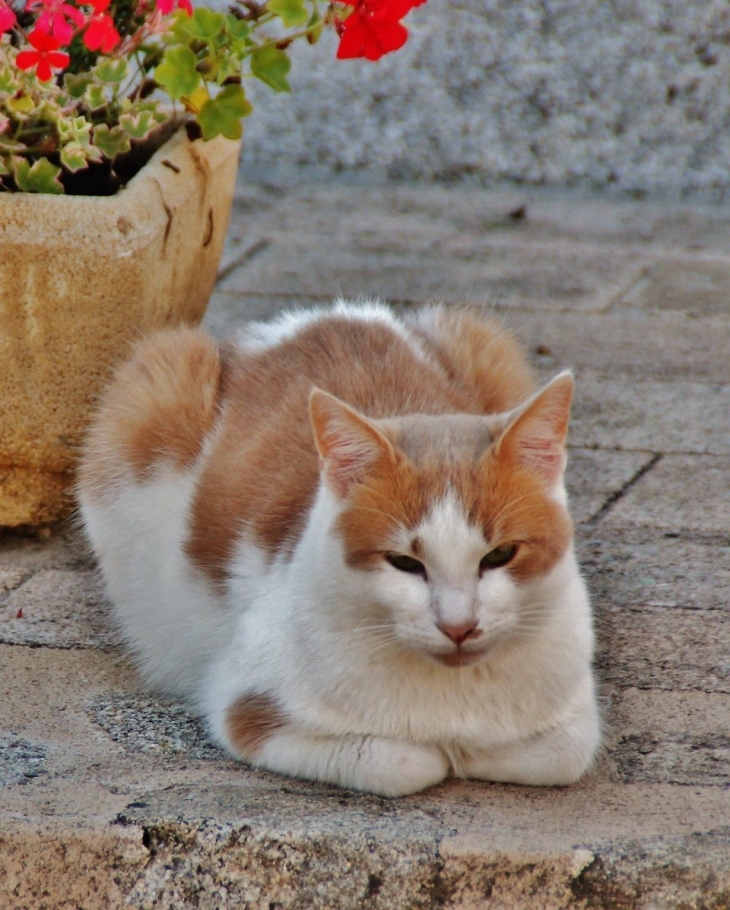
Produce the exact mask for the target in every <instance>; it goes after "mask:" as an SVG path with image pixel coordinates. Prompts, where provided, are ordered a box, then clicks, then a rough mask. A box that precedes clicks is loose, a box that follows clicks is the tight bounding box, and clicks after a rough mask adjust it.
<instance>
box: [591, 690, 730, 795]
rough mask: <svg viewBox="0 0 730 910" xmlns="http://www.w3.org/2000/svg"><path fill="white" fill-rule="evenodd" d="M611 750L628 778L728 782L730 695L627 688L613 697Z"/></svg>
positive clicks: (621, 770)
mask: <svg viewBox="0 0 730 910" xmlns="http://www.w3.org/2000/svg"><path fill="white" fill-rule="evenodd" d="M608 722H609V730H610V733H609V737H610V741H609V742H610V744H609V751H610V752H611V755H612V757H613V759H614V761H615V762H616V764H617V769H618V772H619V775H620V777H621V780H623V781H625V782H637V781H653V782H662V781H663V782H666V783H674V784H682V785H693V786H694V785H702V784H705V785H708V786H711V785H716V784H719V785H720V786H724V785H725V783H726V782H727V780H728V778H729V777H730V742H729V741H728V736H727V733H726V731H727V730H728V729H730V697H728V696H718V695H717V694H713V695H708V694H707V693H705V692H664V691H656V690H650V691H647V690H640V689H627V690H625V691H623V692H621V693H620V694H619V695H616V696H615V697H614V698H613V699H612V705H611V711H610V714H609V719H608Z"/></svg>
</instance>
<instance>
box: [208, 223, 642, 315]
mask: <svg viewBox="0 0 730 910" xmlns="http://www.w3.org/2000/svg"><path fill="white" fill-rule="evenodd" d="M355 249H356V251H355V250H354V249H353V247H352V246H348V245H346V244H345V243H342V242H341V241H338V240H337V239H333V242H331V243H328V244H327V247H326V248H324V249H323V248H322V246H321V245H316V246H315V245H312V244H307V243H306V242H304V241H303V240H301V239H299V238H298V237H296V238H292V237H286V238H282V239H279V238H277V240H276V241H275V242H274V243H272V244H271V246H269V247H267V249H265V250H264V251H263V252H262V253H261V254H260V255H258V256H256V258H255V259H254V260H253V262H251V263H250V264H249V265H248V266H245V267H243V268H241V269H234V270H233V271H232V272H231V273H230V274H228V275H227V276H226V277H225V278H224V279H223V281H222V282H220V283H219V285H218V288H219V290H222V291H227V292H231V291H237V292H239V293H240V292H243V293H246V292H255V293H257V294H263V295H267V296H282V297H288V298H292V299H294V300H296V299H298V298H311V297H317V298H322V297H324V298H335V297H338V296H342V297H346V298H350V299H357V298H360V297H362V296H363V295H367V296H370V297H379V298H382V299H383V300H386V301H389V302H391V303H427V302H434V301H446V302H452V303H453V302H458V303H474V304H478V305H486V306H488V307H499V308H500V309H507V310H509V309H511V308H513V307H515V308H522V307H525V308H527V309H538V310H542V309H545V310H555V309H559V310H577V311H588V312H593V311H601V310H603V309H605V308H606V307H607V306H608V305H609V304H610V303H611V302H612V301H613V300H614V299H616V298H617V297H618V296H620V295H621V294H622V292H623V291H624V290H626V289H628V287H630V286H631V284H632V283H633V281H634V280H635V278H636V277H638V274H639V270H640V269H639V264H638V263H636V262H634V261H633V260H632V259H631V257H624V256H621V255H620V254H617V253H611V252H603V253H601V252H596V251H589V252H583V251H581V250H579V249H573V248H566V249H562V250H561V249H558V248H550V249H541V248H536V249H530V250H527V249H523V248H521V247H514V248H513V247H504V246H498V245H493V246H490V245H488V244H485V245H484V246H483V247H482V248H480V249H476V250H475V249H474V247H473V245H472V246H470V247H468V248H460V249H459V250H458V251H455V250H453V249H452V250H451V251H449V250H444V251H442V252H431V253H424V254H419V253H416V252H411V251H404V252H400V251H398V250H393V249H391V248H388V249H383V244H381V243H378V244H374V245H371V246H370V248H369V249H363V248H362V245H361V244H359V245H358V246H357V247H356V248H355Z"/></svg>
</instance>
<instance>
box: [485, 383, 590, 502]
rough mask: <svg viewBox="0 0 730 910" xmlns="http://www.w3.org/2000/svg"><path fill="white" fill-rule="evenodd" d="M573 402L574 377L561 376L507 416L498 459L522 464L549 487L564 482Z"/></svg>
mask: <svg viewBox="0 0 730 910" xmlns="http://www.w3.org/2000/svg"><path fill="white" fill-rule="evenodd" d="M572 400H573V376H572V374H571V373H570V372H567V371H566V372H564V373H560V374H559V375H558V376H556V377H555V379H553V380H552V381H551V382H549V383H548V384H547V385H546V386H545V388H544V389H542V391H540V392H538V393H537V395H535V396H534V397H533V398H531V399H530V400H529V401H527V402H526V404H524V405H522V406H521V407H520V408H518V409H517V411H516V414H515V412H514V411H513V412H511V413H510V414H509V415H506V417H507V425H506V428H505V430H504V432H503V433H502V435H501V436H500V438H499V440H498V442H497V449H496V454H497V457H498V458H506V459H509V460H510V461H512V462H513V463H514V462H517V463H518V464H522V465H524V466H525V467H527V468H529V469H530V470H532V471H533V472H534V473H536V474H537V475H538V476H539V477H540V479H541V480H543V481H544V482H545V483H546V484H547V485H548V486H550V487H553V486H555V485H557V484H558V483H560V482H561V480H562V479H563V472H564V470H565V464H566V461H567V456H566V452H565V440H566V437H567V435H568V423H569V422H570V405H571V402H572Z"/></svg>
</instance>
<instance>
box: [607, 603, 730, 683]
mask: <svg viewBox="0 0 730 910" xmlns="http://www.w3.org/2000/svg"><path fill="white" fill-rule="evenodd" d="M593 609H594V615H595V626H596V636H597V640H598V648H597V657H596V666H597V667H598V673H599V677H600V678H601V679H602V680H603V681H605V682H611V683H613V684H614V685H617V686H635V687H636V688H639V689H666V690H675V691H682V690H690V689H696V690H698V691H702V692H721V693H729V692H730V651H728V647H727V643H728V641H730V612H728V611H727V610H684V609H680V608H662V607H643V608H636V607H632V608H626V607H623V608H622V607H610V606H608V605H606V604H604V603H602V602H601V601H600V600H599V599H597V598H596V599H594V604H593Z"/></svg>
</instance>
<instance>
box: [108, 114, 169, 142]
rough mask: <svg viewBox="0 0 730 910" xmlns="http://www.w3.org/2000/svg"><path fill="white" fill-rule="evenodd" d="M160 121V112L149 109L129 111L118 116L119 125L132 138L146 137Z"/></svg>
mask: <svg viewBox="0 0 730 910" xmlns="http://www.w3.org/2000/svg"><path fill="white" fill-rule="evenodd" d="M162 119H163V120H164V119H165V118H164V115H163V116H162ZM160 122H161V120H160V114H159V113H158V112H156V111H149V110H144V111H130V112H129V113H128V114H122V116H121V117H120V118H119V124H120V126H121V127H122V129H123V130H124V132H125V133H126V134H127V135H128V136H129V137H130V138H132V139H146V138H147V136H149V134H150V133H151V132H152V130H153V129H154V128H155V127H156V126H157V125H158V124H159V123H160Z"/></svg>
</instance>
